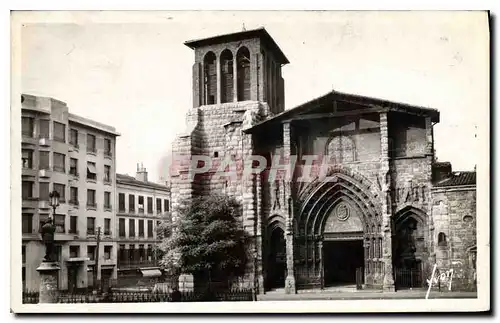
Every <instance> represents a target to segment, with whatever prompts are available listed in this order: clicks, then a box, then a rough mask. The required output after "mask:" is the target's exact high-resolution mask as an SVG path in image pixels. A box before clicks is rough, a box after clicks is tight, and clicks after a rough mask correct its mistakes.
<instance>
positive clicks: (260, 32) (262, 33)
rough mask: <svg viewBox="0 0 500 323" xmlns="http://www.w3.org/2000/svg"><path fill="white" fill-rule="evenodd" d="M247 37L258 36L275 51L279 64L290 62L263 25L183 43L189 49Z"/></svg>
mask: <svg viewBox="0 0 500 323" xmlns="http://www.w3.org/2000/svg"><path fill="white" fill-rule="evenodd" d="M249 38H260V39H261V40H262V41H263V42H264V43H265V44H266V45H267V46H268V47H269V48H270V49H271V50H273V51H274V52H275V53H276V55H277V60H278V61H279V63H281V64H288V63H290V62H289V61H288V59H287V58H286V56H285V54H283V52H282V51H281V49H280V48H279V46H278V44H276V42H275V41H274V39H273V38H272V37H271V35H269V33H268V32H267V30H266V29H265V28H264V27H260V28H257V29H251V30H244V31H239V32H235V33H230V34H223V35H217V36H212V37H208V38H202V39H195V40H188V41H186V42H184V45H186V46H187V47H189V48H191V49H195V48H199V47H203V46H207V45H213V44H220V43H226V42H231V41H238V40H243V39H249Z"/></svg>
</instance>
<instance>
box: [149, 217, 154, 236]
mask: <svg viewBox="0 0 500 323" xmlns="http://www.w3.org/2000/svg"><path fill="white" fill-rule="evenodd" d="M152 237H153V220H148V238H152Z"/></svg>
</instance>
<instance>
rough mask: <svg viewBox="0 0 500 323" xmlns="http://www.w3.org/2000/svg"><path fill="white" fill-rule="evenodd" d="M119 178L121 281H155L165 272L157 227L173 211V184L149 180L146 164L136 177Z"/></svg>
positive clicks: (135, 282)
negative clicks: (161, 263) (157, 245)
mask: <svg viewBox="0 0 500 323" xmlns="http://www.w3.org/2000/svg"><path fill="white" fill-rule="evenodd" d="M116 181H117V183H116V190H117V216H116V221H117V226H116V236H117V241H118V243H117V244H118V283H119V285H120V286H127V285H129V286H138V285H148V284H152V283H154V282H156V281H158V279H161V276H162V272H161V270H160V267H159V264H158V259H157V256H156V253H155V250H154V247H155V245H156V244H157V243H158V242H159V240H158V238H157V232H156V228H157V226H158V224H159V223H160V222H161V221H162V220H163V219H165V218H166V216H167V215H168V214H169V211H170V188H169V187H168V186H167V185H161V184H156V183H153V182H150V181H148V173H147V170H146V168H144V167H143V166H142V165H140V166H139V165H137V173H136V176H135V177H132V176H128V175H122V174H116Z"/></svg>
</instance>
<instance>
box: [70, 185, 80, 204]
mask: <svg viewBox="0 0 500 323" xmlns="http://www.w3.org/2000/svg"><path fill="white" fill-rule="evenodd" d="M69 204H73V205H78V187H70V188H69Z"/></svg>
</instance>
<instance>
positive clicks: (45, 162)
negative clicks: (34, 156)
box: [38, 151, 50, 169]
mask: <svg viewBox="0 0 500 323" xmlns="http://www.w3.org/2000/svg"><path fill="white" fill-rule="evenodd" d="M39 155H40V158H39V164H38V168H39V169H50V161H49V160H50V157H49V152H48V151H40V152H39Z"/></svg>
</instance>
